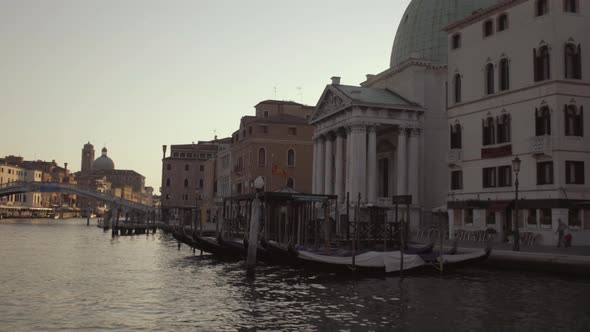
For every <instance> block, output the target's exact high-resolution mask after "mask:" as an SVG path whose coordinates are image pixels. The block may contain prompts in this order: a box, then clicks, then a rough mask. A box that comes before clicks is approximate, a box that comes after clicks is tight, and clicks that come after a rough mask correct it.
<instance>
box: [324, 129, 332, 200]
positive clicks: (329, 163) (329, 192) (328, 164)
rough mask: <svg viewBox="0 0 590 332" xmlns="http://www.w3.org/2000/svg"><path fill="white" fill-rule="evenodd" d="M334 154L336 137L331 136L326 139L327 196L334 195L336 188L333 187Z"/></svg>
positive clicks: (325, 181)
mask: <svg viewBox="0 0 590 332" xmlns="http://www.w3.org/2000/svg"><path fill="white" fill-rule="evenodd" d="M333 154H334V136H333V135H332V134H329V135H328V136H327V137H326V156H325V160H324V161H325V163H324V167H325V171H324V193H325V194H327V195H332V194H334V187H333V185H332V157H333Z"/></svg>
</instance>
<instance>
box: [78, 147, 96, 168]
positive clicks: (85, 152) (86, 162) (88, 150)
mask: <svg viewBox="0 0 590 332" xmlns="http://www.w3.org/2000/svg"><path fill="white" fill-rule="evenodd" d="M93 161H94V146H93V145H92V144H90V142H88V143H87V144H84V148H83V149H82V167H81V169H80V170H81V171H82V173H90V172H92V162H93Z"/></svg>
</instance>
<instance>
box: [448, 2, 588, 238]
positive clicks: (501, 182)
mask: <svg viewBox="0 0 590 332" xmlns="http://www.w3.org/2000/svg"><path fill="white" fill-rule="evenodd" d="M589 5H590V4H589V3H587V2H586V1H575V0H574V1H541V0H529V1H526V0H506V1H499V2H497V3H496V4H494V5H493V6H490V7H488V8H486V9H485V10H481V11H479V12H476V13H474V14H473V15H471V16H468V17H466V18H465V19H463V20H460V21H458V22H455V23H453V24H451V25H449V26H448V27H447V28H446V31H447V33H448V36H447V38H448V40H449V50H448V52H449V62H448V69H449V70H448V77H447V80H448V82H449V94H448V100H449V105H448V123H447V128H450V133H449V136H450V137H447V139H446V140H447V142H449V143H448V144H447V145H450V152H449V154H448V168H447V169H448V174H447V177H448V178H449V179H450V187H449V196H448V207H449V217H450V220H451V223H450V225H449V230H450V234H451V236H452V235H454V234H455V233H456V232H459V231H460V232H473V231H481V230H486V229H493V230H494V231H495V232H496V233H498V234H499V236H498V239H501V240H507V239H508V235H509V234H511V233H512V230H513V229H514V220H518V225H519V229H520V234H521V235H522V236H523V240H525V241H526V242H529V243H533V242H534V243H537V244H539V243H542V244H546V245H549V244H553V245H555V244H556V243H557V239H556V237H555V231H556V229H557V227H558V225H559V221H560V220H561V221H563V222H564V223H566V224H568V225H569V227H570V229H571V230H572V233H573V238H574V241H575V243H583V244H589V243H590V185H589V181H590V139H589V138H588V135H589V131H590V117H588V116H584V107H586V108H588V105H589V104H590V61H588V60H589V58H588V57H587V56H586V57H582V50H583V48H584V47H585V46H590V35H589V34H588V33H587V31H590V20H589V19H588V17H589V16H590V6H589ZM556 27H559V28H556ZM515 157H518V158H519V159H520V160H521V166H520V172H519V173H518V179H519V189H520V190H519V191H520V193H519V197H520V199H519V201H518V208H519V210H520V212H519V216H518V218H517V217H516V214H515V212H514V198H515V190H514V189H515V188H514V185H515V179H516V174H515V173H514V170H513V169H512V160H513V159H514V158H515Z"/></svg>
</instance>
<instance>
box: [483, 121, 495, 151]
mask: <svg viewBox="0 0 590 332" xmlns="http://www.w3.org/2000/svg"><path fill="white" fill-rule="evenodd" d="M495 132H496V125H495V123H494V118H493V117H491V116H490V117H488V118H487V119H485V120H483V145H492V144H496V137H495V136H496V135H495Z"/></svg>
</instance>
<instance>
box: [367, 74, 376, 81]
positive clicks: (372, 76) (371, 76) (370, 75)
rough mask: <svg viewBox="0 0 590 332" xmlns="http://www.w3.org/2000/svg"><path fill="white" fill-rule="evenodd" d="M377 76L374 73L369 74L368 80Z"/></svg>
mask: <svg viewBox="0 0 590 332" xmlns="http://www.w3.org/2000/svg"><path fill="white" fill-rule="evenodd" d="M374 77H375V75H374V74H367V81H370V80H372V79H373V78H374Z"/></svg>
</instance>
